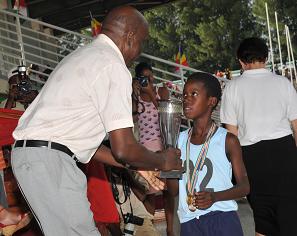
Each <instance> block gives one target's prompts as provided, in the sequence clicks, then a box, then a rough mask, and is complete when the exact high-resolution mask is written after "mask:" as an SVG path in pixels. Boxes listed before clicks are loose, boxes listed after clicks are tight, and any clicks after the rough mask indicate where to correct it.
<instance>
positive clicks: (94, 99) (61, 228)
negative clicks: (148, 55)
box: [12, 6, 181, 236]
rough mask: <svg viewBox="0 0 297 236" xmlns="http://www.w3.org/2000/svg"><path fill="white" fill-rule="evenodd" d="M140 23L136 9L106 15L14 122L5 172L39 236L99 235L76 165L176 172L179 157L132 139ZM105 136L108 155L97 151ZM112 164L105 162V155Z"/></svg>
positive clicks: (143, 32) (143, 31)
mask: <svg viewBox="0 0 297 236" xmlns="http://www.w3.org/2000/svg"><path fill="white" fill-rule="evenodd" d="M147 37H148V24H147V22H146V20H145V19H144V17H143V15H142V14H141V13H140V12H138V11H137V10H136V9H134V8H132V7H129V6H125V7H119V8H115V9H113V10H112V11H111V12H110V13H109V14H108V15H107V16H106V18H105V20H104V22H103V25H102V34H100V35H99V36H98V37H97V38H96V39H95V40H94V41H93V42H92V43H90V44H89V45H87V46H85V47H82V48H79V49H77V50H75V51H74V52H73V53H71V54H70V55H68V56H67V57H65V58H64V59H63V60H62V61H61V62H60V64H59V65H58V66H57V67H56V68H55V70H54V71H53V72H52V73H51V75H50V77H49V79H48V81H47V83H46V84H45V85H44V87H43V89H42V90H41V92H40V93H39V95H38V96H37V98H36V99H35V100H34V102H33V103H32V104H31V105H30V106H29V108H28V109H27V110H26V111H25V113H24V115H23V116H22V117H21V118H20V120H19V123H18V126H17V128H16V130H15V131H14V133H13V136H14V138H15V139H16V142H15V145H14V149H13V153H12V167H13V171H14V174H15V176H16V179H17V181H18V183H19V186H20V188H21V190H22V192H23V194H24V196H25V198H26V199H27V201H28V203H29V205H30V207H31V209H32V212H33V213H34V214H35V217H36V219H37V220H38V222H39V224H40V227H41V229H42V231H43V233H44V234H45V235H49V236H52V235H59V236H62V235H63V236H64V235H65V236H66V235H83V236H85V235H88V236H93V235H96V236H97V235H100V234H99V232H98V230H97V228H96V226H95V224H94V221H93V217H92V213H91V210H90V204H89V202H88V200H87V195H86V186H87V184H86V177H85V176H84V174H83V173H82V172H81V171H80V169H79V168H78V167H77V165H76V161H79V162H82V163H87V162H88V161H89V160H90V159H91V158H92V156H93V158H96V159H97V160H99V161H102V162H104V163H107V164H113V165H119V164H118V163H117V162H116V161H115V159H116V160H117V161H119V162H120V163H122V164H123V165H126V166H133V167H139V168H145V169H148V170H155V169H160V170H172V169H181V160H180V151H179V150H178V149H174V148H170V149H167V150H165V151H164V152H161V153H154V152H150V151H148V150H147V149H145V148H144V147H142V146H141V145H139V144H138V143H137V141H136V140H135V138H134V136H133V133H132V127H133V120H132V101H131V93H132V77H131V74H130V72H129V70H128V68H127V66H130V65H131V64H132V62H133V61H134V60H135V59H136V58H137V57H138V56H139V54H140V52H141V46H142V43H143V41H144V40H145V39H147ZM107 133H108V134H109V137H110V142H111V150H110V149H108V148H107V147H105V146H103V145H101V142H102V140H103V139H104V137H105V136H106V134H107ZM112 155H113V156H114V158H113V156H112Z"/></svg>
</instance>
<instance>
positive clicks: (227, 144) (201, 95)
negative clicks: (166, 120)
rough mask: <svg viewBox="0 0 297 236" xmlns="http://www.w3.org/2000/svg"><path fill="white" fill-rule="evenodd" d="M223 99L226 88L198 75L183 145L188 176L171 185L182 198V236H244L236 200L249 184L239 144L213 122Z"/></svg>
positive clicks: (186, 98)
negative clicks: (214, 112)
mask: <svg viewBox="0 0 297 236" xmlns="http://www.w3.org/2000/svg"><path fill="white" fill-rule="evenodd" d="M220 98H221V87H220V83H219V81H218V80H217V79H216V78H215V77H214V76H212V75H210V74H208V73H203V72H197V73H194V74H192V75H191V76H190V77H189V78H188V80H187V82H186V84H185V87H184V90H183V110H184V115H185V116H186V117H187V118H188V119H192V120H193V127H192V128H191V129H189V130H186V131H183V132H182V133H181V134H180V137H179V140H178V148H180V150H181V152H182V160H183V162H184V166H185V168H186V173H184V174H183V176H182V179H181V180H173V179H171V180H167V182H168V191H169V192H170V193H171V194H173V195H177V194H178V193H179V207H178V215H179V219H180V222H181V236H191V235H199V236H200V235H201V236H241V235H243V232H242V228H241V225H240V221H239V218H238V216H237V213H236V210H237V204H236V202H235V201H234V200H233V199H237V198H240V197H243V196H246V195H247V194H248V193H249V182H248V178H247V174H246V170H245V167H244V164H243V161H242V154H241V148H240V145H239V142H238V139H237V138H236V136H235V135H233V134H231V133H227V130H226V129H224V128H221V127H217V126H216V125H215V123H214V122H213V121H212V120H211V113H212V111H213V110H214V108H215V107H216V105H217V104H218V102H219V100H220ZM232 169H233V172H234V176H235V178H236V182H237V184H236V185H235V186H233V185H232V182H231V178H232Z"/></svg>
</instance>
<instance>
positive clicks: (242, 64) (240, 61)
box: [238, 59, 246, 69]
mask: <svg viewBox="0 0 297 236" xmlns="http://www.w3.org/2000/svg"><path fill="white" fill-rule="evenodd" d="M238 60H239V63H240V65H241V68H242V69H244V68H245V67H246V63H244V62H243V61H242V60H240V59H238Z"/></svg>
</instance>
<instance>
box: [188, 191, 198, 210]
mask: <svg viewBox="0 0 297 236" xmlns="http://www.w3.org/2000/svg"><path fill="white" fill-rule="evenodd" d="M194 200H195V198H194V196H193V195H188V197H187V203H188V208H189V210H190V211H196V207H195V206H194V204H193V203H194Z"/></svg>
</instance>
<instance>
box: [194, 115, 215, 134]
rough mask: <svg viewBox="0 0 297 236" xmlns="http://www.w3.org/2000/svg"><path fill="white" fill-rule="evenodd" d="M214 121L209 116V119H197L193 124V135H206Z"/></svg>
mask: <svg viewBox="0 0 297 236" xmlns="http://www.w3.org/2000/svg"><path fill="white" fill-rule="evenodd" d="M212 122H213V121H212V120H211V119H210V118H209V117H208V118H207V119H203V118H201V119H197V120H195V121H194V124H193V132H192V136H194V137H195V136H196V137H204V136H205V135H206V134H207V133H208V130H209V129H210V127H211V124H212Z"/></svg>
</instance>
